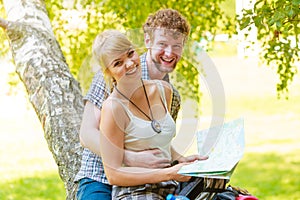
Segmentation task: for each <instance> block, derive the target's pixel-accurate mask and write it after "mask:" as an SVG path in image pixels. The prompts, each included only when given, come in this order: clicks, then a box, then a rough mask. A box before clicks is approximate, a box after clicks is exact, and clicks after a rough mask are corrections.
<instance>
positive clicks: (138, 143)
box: [93, 30, 202, 199]
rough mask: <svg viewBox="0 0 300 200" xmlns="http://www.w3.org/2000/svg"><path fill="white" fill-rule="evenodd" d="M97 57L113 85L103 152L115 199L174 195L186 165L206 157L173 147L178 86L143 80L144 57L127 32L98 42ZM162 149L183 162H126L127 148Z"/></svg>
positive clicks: (103, 126)
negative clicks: (166, 164) (155, 165)
mask: <svg viewBox="0 0 300 200" xmlns="http://www.w3.org/2000/svg"><path fill="white" fill-rule="evenodd" d="M93 55H94V58H95V59H96V60H97V61H98V62H99V65H100V66H101V67H102V71H103V73H104V76H105V77H106V80H108V81H109V83H110V84H111V85H112V86H113V89H112V92H111V94H110V96H109V97H108V98H107V99H106V100H105V101H104V102H103V106H102V111H101V116H102V117H101V122H100V132H101V133H100V134H101V138H100V151H101V157H102V162H103V165H104V170H105V174H106V176H107V179H108V181H109V183H110V184H111V185H114V186H113V192H112V198H113V199H136V198H137V197H139V198H141V199H165V198H166V196H167V194H169V193H174V192H175V189H176V187H177V181H180V182H184V181H188V180H189V179H190V177H187V176H183V175H180V174H178V173H177V172H178V170H179V169H180V168H181V166H182V165H185V164H186V163H188V162H191V161H194V160H197V159H202V158H201V157H200V156H199V155H193V156H189V157H183V156H182V155H179V154H178V153H177V152H176V151H175V150H174V149H173V148H172V145H171V141H172V139H173V137H174V136H175V132H176V126H175V122H174V120H173V118H172V116H171V115H170V108H171V101H172V87H171V86H170V85H169V84H168V83H167V82H165V81H160V80H142V73H141V66H140V59H139V56H138V54H137V52H136V51H135V50H134V48H133V46H132V44H131V43H130V41H128V39H127V38H126V36H124V35H123V34H122V33H120V32H118V31H115V30H108V31H104V32H103V33H102V34H100V35H98V36H97V38H96V39H95V41H94V44H93ZM125 149H126V150H131V151H143V150H146V149H160V150H161V152H163V153H162V154H160V156H162V157H164V158H166V159H169V160H174V158H180V159H181V160H180V164H178V165H175V166H172V167H167V168H159V169H151V168H143V167H130V166H126V165H124V162H123V160H124V151H125Z"/></svg>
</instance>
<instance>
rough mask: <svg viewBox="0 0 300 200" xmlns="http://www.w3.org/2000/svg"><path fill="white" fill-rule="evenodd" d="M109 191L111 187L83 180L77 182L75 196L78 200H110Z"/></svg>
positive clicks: (88, 179) (91, 180)
mask: <svg viewBox="0 0 300 200" xmlns="http://www.w3.org/2000/svg"><path fill="white" fill-rule="evenodd" d="M111 189H112V186H111V185H108V184H105V183H101V182H98V181H95V180H93V179H90V178H83V179H81V180H80V181H79V185H78V190H77V194H76V196H77V199H78V200H100V199H101V200H111Z"/></svg>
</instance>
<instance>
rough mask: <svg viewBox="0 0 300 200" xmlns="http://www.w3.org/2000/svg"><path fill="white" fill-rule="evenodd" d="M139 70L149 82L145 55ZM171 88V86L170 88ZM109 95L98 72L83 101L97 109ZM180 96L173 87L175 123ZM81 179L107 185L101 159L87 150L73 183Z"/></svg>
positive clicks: (83, 154) (101, 75)
mask: <svg viewBox="0 0 300 200" xmlns="http://www.w3.org/2000/svg"><path fill="white" fill-rule="evenodd" d="M140 61H141V68H142V79H144V80H149V79H150V77H149V73H148V69H147V64H146V53H144V54H143V55H141V56H140ZM164 80H165V81H167V82H169V76H168V75H166V76H165V77H164ZM172 87H173V86H172ZM109 94H110V88H108V87H107V85H106V83H105V80H104V77H103V74H102V72H101V71H98V72H97V74H96V75H95V76H94V78H93V81H92V84H91V86H90V89H89V91H88V93H87V95H86V96H85V98H84V100H85V101H86V100H88V101H90V102H91V103H93V104H95V105H96V106H97V107H98V108H99V109H101V108H102V104H103V102H104V100H105V99H107V97H108V96H109ZM180 101H181V99H180V94H179V92H178V91H177V90H176V89H175V88H174V87H173V98H172V105H171V115H172V117H173V119H174V121H176V118H177V114H178V111H179V109H180ZM82 178H90V179H93V180H95V181H98V182H102V183H106V184H109V183H108V180H107V178H106V176H105V173H104V167H103V164H102V160H101V158H100V157H99V156H98V155H96V154H94V153H93V152H91V151H90V150H89V149H87V148H84V150H83V153H82V159H81V167H80V170H79V172H78V174H77V175H76V177H75V181H79V180H80V179H82Z"/></svg>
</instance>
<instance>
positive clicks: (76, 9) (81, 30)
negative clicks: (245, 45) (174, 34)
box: [46, 0, 234, 101]
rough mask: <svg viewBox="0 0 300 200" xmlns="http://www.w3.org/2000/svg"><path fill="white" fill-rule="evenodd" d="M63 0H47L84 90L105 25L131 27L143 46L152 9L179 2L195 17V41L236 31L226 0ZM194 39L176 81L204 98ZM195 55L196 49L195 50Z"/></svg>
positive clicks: (183, 90)
mask: <svg viewBox="0 0 300 200" xmlns="http://www.w3.org/2000/svg"><path fill="white" fill-rule="evenodd" d="M63 2H64V1H58V0H51V1H47V2H46V6H47V10H48V12H49V17H50V20H51V22H52V26H53V31H54V33H55V35H56V38H57V39H58V41H59V43H60V44H61V48H62V51H63V52H64V55H65V57H66V60H67V63H68V64H69V66H70V69H71V72H72V73H73V74H74V75H75V76H76V77H77V79H78V80H79V81H80V83H81V87H82V88H83V92H84V93H85V92H86V90H87V88H88V86H89V84H90V81H91V77H92V76H93V71H94V70H93V69H92V68H91V66H90V65H89V55H90V53H91V44H92V41H93V39H94V38H95V36H96V34H97V33H99V32H101V31H103V30H104V29H107V28H117V29H119V30H123V31H125V30H126V31H127V33H128V34H129V35H130V36H131V37H130V39H131V40H132V41H133V42H134V43H135V44H136V45H137V47H138V49H139V50H140V52H143V51H144V43H143V38H142V30H141V27H142V24H143V23H144V22H145V20H146V18H147V16H148V15H149V13H153V12H155V11H156V10H158V9H161V8H173V9H177V10H178V11H179V12H181V13H182V14H183V15H184V16H185V17H186V18H187V19H188V20H189V22H190V24H191V28H192V30H191V35H190V40H191V41H200V40H201V39H202V40H203V39H205V40H212V36H213V35H215V34H216V33H220V32H222V33H232V32H234V22H233V20H232V18H231V19H230V18H229V17H226V16H225V15H224V12H223V11H222V10H221V8H220V3H222V2H224V0H217V1H213V0H210V1H207V0H201V1H191V0H189V1H175V0H153V1H149V0H148V1H133V0H130V1H128V0H120V1H114V0H107V1H99V0H81V1H75V3H73V4H66V3H63ZM120 5H123V6H120ZM141 8H142V9H141ZM190 44H191V45H190V46H188V47H187V48H186V50H185V54H184V55H183V59H182V61H181V62H180V63H179V65H178V67H177V73H175V75H173V77H172V78H173V79H176V81H174V82H175V83H176V85H175V86H176V87H177V88H179V90H180V93H181V94H182V96H184V97H185V98H189V97H191V98H193V99H195V100H197V101H199V92H198V88H199V83H198V73H199V72H198V70H197V65H200V63H198V62H195V59H193V58H191V57H192V56H191V55H192V54H191V52H193V46H194V45H193V43H192V42H191V43H190ZM193 56H196V55H195V54H194V53H193Z"/></svg>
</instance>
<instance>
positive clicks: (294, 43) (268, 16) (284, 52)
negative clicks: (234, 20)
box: [239, 0, 300, 97]
mask: <svg viewBox="0 0 300 200" xmlns="http://www.w3.org/2000/svg"><path fill="white" fill-rule="evenodd" d="M299 5H300V1H299V0H290V1H287V0H258V1H256V3H255V4H254V7H253V8H251V9H246V10H244V11H243V17H242V19H241V20H239V25H240V29H241V30H243V29H244V30H251V29H252V28H253V26H252V25H254V26H255V28H257V33H258V35H257V39H258V40H259V41H261V42H262V44H261V46H262V52H261V55H260V56H261V58H262V60H263V61H265V62H266V64H268V65H270V66H272V67H274V68H275V69H276V70H277V74H278V75H279V82H278V83H277V91H278V96H279V97H280V96H281V95H282V94H283V95H286V94H287V93H288V86H289V84H290V83H291V82H292V81H293V77H294V75H295V74H296V73H297V70H298V69H297V67H299V66H297V64H298V65H299V61H300V60H299V56H300V51H299V45H300V43H299V39H300V23H299V22H300V9H299ZM246 36H247V33H246Z"/></svg>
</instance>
